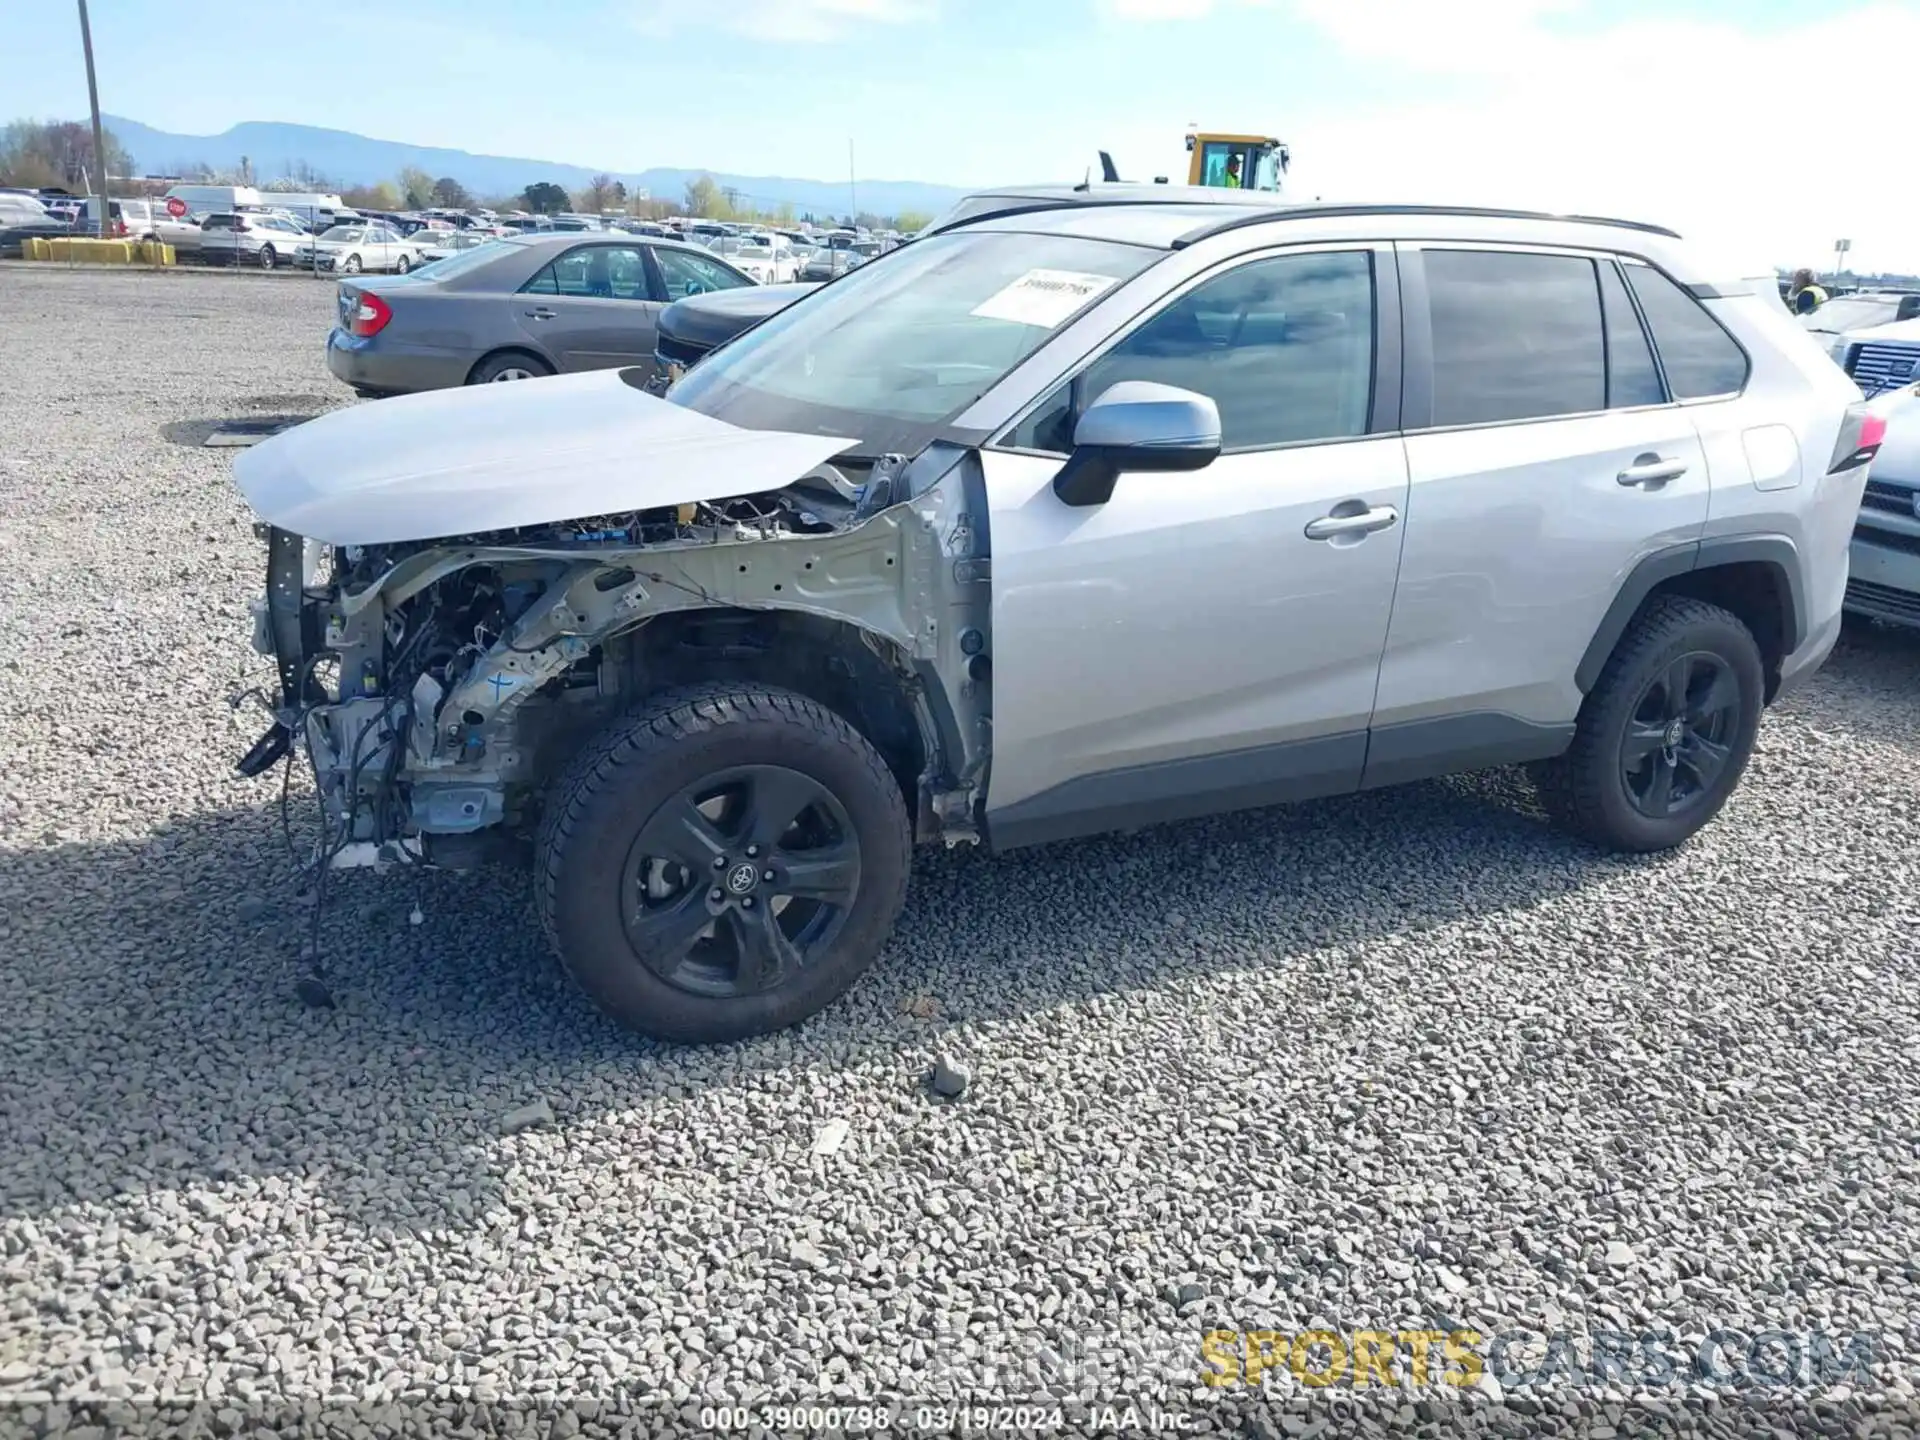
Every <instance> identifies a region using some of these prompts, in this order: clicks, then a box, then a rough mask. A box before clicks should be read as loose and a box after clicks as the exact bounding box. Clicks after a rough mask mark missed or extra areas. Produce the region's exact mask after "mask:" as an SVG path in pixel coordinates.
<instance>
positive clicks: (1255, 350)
mask: <svg viewBox="0 0 1920 1440" xmlns="http://www.w3.org/2000/svg"><path fill="white" fill-rule="evenodd" d="M1123 380H1151V381H1155V382H1157V383H1159V384H1162V385H1174V386H1178V387H1179V388H1180V389H1183V390H1191V391H1193V392H1195V393H1196V394H1200V395H1206V396H1209V397H1211V398H1212V400H1213V402H1214V403H1215V404H1216V405H1217V406H1219V407H1220V443H1221V448H1222V449H1225V450H1259V449H1264V448H1267V447H1271V446H1275V445H1291V444H1299V443H1301V442H1303V441H1309V440H1340V439H1346V438H1348V437H1350V436H1355V435H1364V434H1365V433H1366V431H1367V422H1368V411H1369V407H1370V404H1371V401H1372V398H1373V259H1372V256H1371V255H1369V254H1368V253H1366V252H1365V251H1358V250H1354V251H1335V252H1331V253H1325V254H1295V255H1276V256H1274V257H1272V258H1270V259H1266V260H1256V261H1254V262H1252V263H1251V264H1248V265H1242V266H1240V267H1239V268H1237V269H1234V270H1231V271H1228V272H1227V273H1226V274H1224V275H1218V276H1215V277H1214V278H1213V279H1211V280H1208V281H1206V282H1205V283H1203V284H1201V285H1198V286H1195V287H1194V288H1193V289H1192V290H1189V291H1188V292H1187V293H1186V294H1184V295H1181V296H1179V297H1178V298H1176V299H1175V300H1173V301H1172V302H1171V303H1169V304H1168V305H1167V306H1166V308H1165V309H1163V310H1161V311H1160V312H1159V313H1158V314H1156V315H1155V316H1153V317H1152V318H1151V319H1150V320H1148V321H1147V322H1146V323H1145V324H1143V325H1141V326H1140V327H1139V328H1138V329H1136V330H1134V331H1133V332H1132V333H1131V334H1129V335H1128V336H1126V338H1124V339H1123V340H1121V341H1120V342H1119V343H1118V344H1117V345H1115V346H1114V347H1113V348H1112V349H1111V350H1109V351H1108V352H1107V353H1106V354H1105V355H1103V356H1101V357H1100V358H1099V359H1098V360H1096V361H1094V362H1093V364H1092V365H1090V366H1089V367H1088V368H1087V369H1086V370H1085V371H1084V372H1082V373H1081V374H1080V375H1079V376H1078V377H1076V378H1075V379H1074V380H1072V381H1070V382H1068V383H1067V384H1066V385H1063V386H1062V387H1061V388H1060V389H1059V390H1057V391H1056V392H1055V393H1054V394H1053V395H1051V396H1049V397H1048V399H1047V400H1046V401H1045V402H1043V403H1042V404H1041V406H1040V408H1039V409H1038V410H1037V411H1035V412H1034V413H1033V414H1032V415H1031V416H1029V417H1028V418H1027V419H1026V420H1024V421H1022V422H1021V424H1020V425H1019V426H1018V427H1017V428H1016V429H1015V430H1014V432H1013V434H1012V435H1011V436H1010V437H1009V443H1010V444H1012V445H1013V446H1014V447H1016V448H1018V449H1023V450H1040V451H1046V452H1049V453H1054V454H1065V453H1066V452H1068V451H1069V450H1071V449H1072V448H1073V427H1074V422H1075V420H1076V419H1077V417H1078V415H1079V413H1080V412H1081V411H1082V410H1084V409H1085V408H1086V407H1087V406H1088V405H1090V404H1091V403H1092V402H1093V401H1095V400H1097V399H1099V397H1100V395H1101V394H1102V393H1103V392H1104V391H1105V390H1106V389H1107V388H1108V387H1109V386H1111V385H1116V384H1118V383H1120V382H1121V381H1123Z"/></svg>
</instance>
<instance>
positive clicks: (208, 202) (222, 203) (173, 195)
mask: <svg viewBox="0 0 1920 1440" xmlns="http://www.w3.org/2000/svg"><path fill="white" fill-rule="evenodd" d="M166 198H167V199H169V200H184V201H186V204H187V209H188V211H189V212H190V213H192V214H196V215H204V214H207V213H209V212H211V211H215V210H222V211H225V210H243V209H246V208H247V207H248V206H257V205H259V204H260V192H259V191H258V190H256V189H254V188H253V186H251V185H175V186H174V187H173V188H172V189H170V190H168V191H167V194H166Z"/></svg>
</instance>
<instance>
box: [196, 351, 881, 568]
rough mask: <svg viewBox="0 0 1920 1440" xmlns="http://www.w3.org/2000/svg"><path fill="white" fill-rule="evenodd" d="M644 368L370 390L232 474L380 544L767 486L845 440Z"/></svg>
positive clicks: (280, 504)
mask: <svg viewBox="0 0 1920 1440" xmlns="http://www.w3.org/2000/svg"><path fill="white" fill-rule="evenodd" d="M646 380H647V374H646V372H645V371H644V370H639V369H633V370H597V371H593V372H591V373H589V374H585V375H559V376H553V377H550V378H545V379H539V380H520V381H515V382H513V383H511V384H505V385H474V386H468V387H464V388H461V389H458V390H434V391H429V392H427V393H425V394H420V395H402V396H397V397H395V398H393V399H389V400H374V401H369V402H367V403H365V404H361V405H354V406H350V407H348V408H347V409H344V410H336V411H333V412H332V413H330V414H326V415H322V416H320V417H318V418H317V419H314V420H309V421H307V422H306V423H305V424H304V425H296V426H294V427H293V428H292V429H291V430H284V431H282V432H281V433H280V434H278V435H275V436H273V437H271V438H270V439H267V440H263V441H262V442H261V443H260V444H258V445H256V446H254V447H253V448H252V449H250V450H247V451H245V452H244V453H243V454H242V455H241V456H240V457H239V458H238V459H237V460H236V461H235V462H234V467H233V475H234V480H235V482H236V483H237V484H238V485H239V487H240V493H241V494H243V495H245V496H246V497H247V503H248V504H250V505H251V506H253V508H254V511H255V513H257V514H258V515H259V516H260V518H261V519H263V520H266V521H267V522H268V523H269V524H273V525H277V526H279V527H280V528H281V529H282V530H290V531H293V532H294V533H295V534H299V535H306V536H310V537H312V538H313V539H316V540H325V541H328V542H329V543H332V544H335V545H389V544H394V543H396V542H400V541H406V540H434V539H439V538H442V537H445V536H449V535H468V534H473V533H475V532H478V531H486V530H507V529H512V528H513V527H515V526H520V525H538V524H545V523H550V522H553V521H558V520H574V519H580V518H583V517H586V516H592V515H607V514H614V513H618V512H622V511H627V510H651V509H656V508H660V507H664V506H669V505H685V504H690V503H692V502H694V501H697V500H720V499H726V498H729V497H731V496H735V495H752V494H756V493H759V492H761V491H766V490H777V489H779V488H780V487H781V486H782V485H787V484H791V483H792V482H793V481H795V480H798V479H799V478H800V477H801V476H802V475H805V474H806V473H807V472H808V471H809V470H812V469H813V468H814V467H815V466H817V465H819V464H821V463H822V462H823V461H825V460H828V459H830V458H831V457H832V456H835V455H838V454H839V453H840V452H841V451H843V450H845V449H847V448H848V447H849V446H851V445H852V444H854V441H852V440H843V439H837V438H835V437H833V436H825V435H799V434H794V433H791V432H788V431H783V430H743V429H741V428H740V427H738V426H736V425H729V424H727V423H726V422H725V421H723V420H715V419H713V418H712V417H711V416H707V415H702V414H700V413H698V412H697V411H693V410H688V409H686V408H685V407H684V406H680V405H674V404H670V403H669V402H667V401H665V400H660V399H656V398H655V397H653V396H651V395H648V394H645V393H644V392H643V391H642V390H641V389H640V388H638V387H640V386H642V385H644V384H645V383H646Z"/></svg>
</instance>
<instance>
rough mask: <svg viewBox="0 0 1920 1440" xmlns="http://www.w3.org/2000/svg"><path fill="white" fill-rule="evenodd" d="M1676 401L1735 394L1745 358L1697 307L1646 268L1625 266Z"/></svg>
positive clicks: (1743, 373)
mask: <svg viewBox="0 0 1920 1440" xmlns="http://www.w3.org/2000/svg"><path fill="white" fill-rule="evenodd" d="M1627 279H1628V281H1629V283H1631V284H1632V286H1633V293H1634V294H1635V295H1636V296H1638V297H1639V300H1640V308H1641V309H1642V310H1643V311H1645V312H1646V316H1647V324H1648V325H1649V326H1650V327H1651V328H1652V330H1653V343H1654V344H1655V345H1656V346H1658V347H1659V350H1660V363H1661V364H1662V365H1663V366H1665V367H1666V371H1667V386H1668V388H1669V389H1671V390H1672V391H1673V397H1674V399H1676V400H1698V399H1701V398H1703V397H1704V396H1708V395H1734V394H1738V393H1739V392H1740V391H1741V390H1744V389H1745V388H1746V384H1747V355H1746V352H1745V351H1744V350H1742V349H1741V348H1740V347H1739V346H1738V345H1737V344H1735V343H1734V339H1733V337H1732V336H1731V335H1729V334H1727V332H1726V331H1725V330H1722V329H1721V328H1720V322H1719V321H1717V320H1715V319H1714V318H1713V317H1712V316H1711V315H1709V314H1708V313H1707V312H1706V308H1705V307H1704V306H1703V305H1701V303H1700V302H1699V301H1698V300H1696V299H1694V298H1693V296H1691V295H1689V294H1688V293H1687V292H1686V291H1684V290H1682V289H1681V288H1680V287H1679V286H1678V285H1676V284H1674V283H1673V281H1671V280H1669V279H1668V278H1667V277H1666V276H1665V275H1662V274H1661V273H1660V272H1659V271H1658V270H1655V269H1654V268H1653V267H1652V266H1650V265H1629V266H1627Z"/></svg>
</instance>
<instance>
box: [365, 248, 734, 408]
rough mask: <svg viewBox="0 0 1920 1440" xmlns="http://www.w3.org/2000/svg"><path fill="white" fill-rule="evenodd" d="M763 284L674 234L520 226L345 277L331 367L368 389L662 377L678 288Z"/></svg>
mask: <svg viewBox="0 0 1920 1440" xmlns="http://www.w3.org/2000/svg"><path fill="white" fill-rule="evenodd" d="M752 285H753V281H752V280H751V279H749V278H748V277H747V276H746V275H744V274H742V273H741V272H740V271H738V270H736V269H734V268H733V267H732V266H730V265H728V264H727V263H726V262H725V261H724V260H721V259H720V258H719V257H718V256H714V255H709V254H707V253H706V252H705V251H702V250H699V249H697V248H696V247H694V246H691V245H682V244H679V243H677V242H675V241H671V240H646V241H643V240H640V239H637V238H634V237H630V236H623V235H618V234H601V235H571V234H552V235H517V236H512V237H509V238H506V239H503V240H500V241H498V242H496V243H495V244H492V245H485V246H481V247H479V248H478V249H474V250H468V251H466V252H464V253H463V254H458V255H453V256H450V257H449V258H447V259H445V260H441V261H438V262H437V263H435V264H434V265H433V266H432V267H431V268H429V269H427V270H424V271H422V272H421V273H419V274H417V275H410V276H406V277H404V278H396V279H393V280H382V281H371V282H370V281H365V280H361V281H343V282H342V283H341V285H340V295H339V318H338V320H337V321H336V323H335V325H334V328H333V330H332V332H331V334H329V336H328V337H327V366H328V368H329V369H330V370H332V372H333V373H334V375H335V376H337V377H338V378H339V379H341V380H344V381H345V382H346V383H347V384H349V385H351V386H353V387H354V389H355V390H357V391H359V392H360V393H361V394H363V395H383V394H384V395H394V394H402V393H405V392H408V391H415V390H440V389H445V388H448V387H451V386H459V385H479V384H491V383H495V382H498V381H505V380H527V379H532V378H534V377H536V376H542V375H552V374H555V373H557V372H559V371H566V370H599V369H605V368H608V367H611V366H628V367H634V368H636V369H637V370H638V372H639V373H640V374H641V375H642V376H643V377H644V376H650V375H651V373H652V368H653V352H654V348H655V333H654V326H655V322H656V320H657V318H658V316H659V313H660V310H661V308H662V307H663V306H664V305H665V304H666V302H667V301H668V299H669V298H670V297H672V296H674V295H686V294H700V293H703V292H705V291H707V290H723V289H729V288H733V287H737V286H752Z"/></svg>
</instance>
